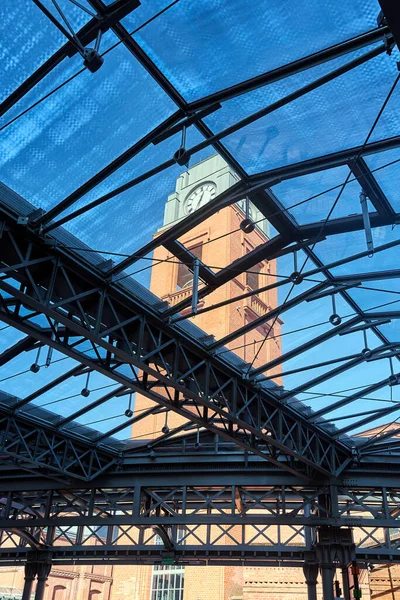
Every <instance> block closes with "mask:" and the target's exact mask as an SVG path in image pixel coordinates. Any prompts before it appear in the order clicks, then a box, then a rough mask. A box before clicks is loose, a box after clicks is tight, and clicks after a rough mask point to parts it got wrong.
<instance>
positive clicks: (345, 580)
mask: <svg viewBox="0 0 400 600" xmlns="http://www.w3.org/2000/svg"><path fill="white" fill-rule="evenodd" d="M342 586H343V597H344V600H351V597H350V581H349V567H348V565H342Z"/></svg>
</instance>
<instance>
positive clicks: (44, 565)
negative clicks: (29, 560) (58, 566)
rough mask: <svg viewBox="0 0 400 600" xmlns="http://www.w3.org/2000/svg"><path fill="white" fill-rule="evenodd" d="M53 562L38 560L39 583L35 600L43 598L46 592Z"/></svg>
mask: <svg viewBox="0 0 400 600" xmlns="http://www.w3.org/2000/svg"><path fill="white" fill-rule="evenodd" d="M50 571H51V562H49V561H46V562H38V563H37V584H36V593H35V600H43V598H44V592H45V589H46V581H47V579H48V577H49V575H50Z"/></svg>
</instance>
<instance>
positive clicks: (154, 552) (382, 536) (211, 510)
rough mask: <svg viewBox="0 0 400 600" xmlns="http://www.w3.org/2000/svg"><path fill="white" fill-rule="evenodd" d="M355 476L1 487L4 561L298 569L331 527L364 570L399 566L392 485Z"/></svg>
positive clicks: (114, 479) (199, 477) (205, 477)
mask: <svg viewBox="0 0 400 600" xmlns="http://www.w3.org/2000/svg"><path fill="white" fill-rule="evenodd" d="M225 459H227V457H225ZM159 468H160V467H159ZM349 475H350V476H352V478H346V479H343V480H342V481H338V480H336V481H335V480H328V479H327V480H325V481H323V480H321V482H320V483H318V484H304V483H302V482H301V480H300V479H299V478H296V477H294V476H290V475H287V474H286V475H283V474H281V473H279V472H276V471H275V472H273V471H270V472H265V470H264V472H258V473H257V474H256V472H254V471H253V472H251V469H249V467H247V472H246V469H245V468H244V466H242V470H241V471H240V472H236V473H234V472H233V471H231V472H229V471H228V472H225V473H221V472H220V471H219V470H217V471H215V472H210V473H204V472H203V473H202V472H201V471H199V472H197V473H196V475H195V476H194V475H192V474H189V473H186V474H184V473H181V474H177V473H175V474H174V481H176V484H174V485H171V484H170V483H169V481H170V479H171V474H170V472H165V471H164V473H162V472H161V471H159V472H158V473H154V474H150V473H149V472H147V474H146V475H144V474H143V473H136V475H135V474H133V475H132V474H127V473H125V474H123V473H122V474H121V473H115V474H110V475H108V476H107V477H105V478H104V477H100V478H99V480H98V482H97V484H96V487H93V486H89V485H88V484H86V485H85V484H83V485H79V487H75V486H66V487H65V489H62V490H60V489H57V488H56V485H55V484H54V483H51V482H50V483H49V482H48V481H47V482H46V481H43V480H41V481H40V480H35V479H33V480H32V481H29V480H28V481H26V480H24V481H20V482H19V483H18V482H16V483H15V482H14V484H13V487H14V489H13V491H7V489H6V486H5V485H4V484H3V485H2V486H1V488H2V491H1V493H0V495H1V498H2V499H1V505H2V510H1V514H0V527H1V528H2V529H3V530H4V532H3V535H2V538H1V542H0V560H1V562H2V563H7V561H12V560H14V561H20V560H24V559H26V557H27V554H28V553H29V551H30V547H31V546H37V547H38V548H41V549H46V550H48V551H49V552H50V553H51V556H52V559H53V561H54V562H57V561H58V562H62V563H71V562H73V561H79V562H94V563H95V562H96V561H101V560H107V561H109V562H111V563H113V562H114V563H118V562H121V563H124V564H126V563H134V562H147V563H150V562H160V561H162V560H163V558H165V557H166V556H169V557H172V558H173V560H175V561H187V562H189V563H193V562H196V561H200V563H201V564H248V565H268V564H270V565H274V564H277V563H279V564H280V563H282V564H283V563H288V564H294V563H295V564H299V565H300V564H301V563H302V562H303V561H304V560H305V559H306V558H307V556H308V555H309V554H310V552H313V550H314V548H315V541H316V540H315V537H314V533H313V531H314V528H315V527H318V528H324V527H327V526H329V527H330V528H332V527H333V528H335V527H344V528H353V531H354V542H355V551H356V557H357V558H358V559H359V560H366V561H373V562H387V561H388V560H391V561H399V560H400V540H399V535H398V530H399V527H398V526H399V522H400V521H399V518H400V489H399V487H398V481H397V479H396V476H394V475H390V474H386V475H385V474H382V475H381V482H379V483H378V482H376V483H375V484H373V483H371V480H372V479H371V475H370V474H362V473H361V472H357V471H353V472H352V473H349ZM255 477H256V478H257V484H256V485H255V484H254V483H252V482H251V481H254V479H255ZM194 479H195V480H196V481H195V482H194ZM232 480H235V484H232V483H229V481H232ZM41 486H42V487H41ZM15 488H16V490H15ZM178 530H179V536H178V535H177V533H178ZM160 531H162V532H163V536H162V539H163V542H164V543H163V544H161V545H160V540H159V539H157V536H158V535H159V532H160ZM16 533H18V536H20V539H19V538H18V536H16Z"/></svg>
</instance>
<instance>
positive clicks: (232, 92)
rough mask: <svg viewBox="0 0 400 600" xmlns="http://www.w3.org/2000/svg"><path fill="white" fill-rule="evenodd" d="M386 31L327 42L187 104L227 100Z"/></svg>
mask: <svg viewBox="0 0 400 600" xmlns="http://www.w3.org/2000/svg"><path fill="white" fill-rule="evenodd" d="M388 33H389V28H388V27H385V26H383V27H378V28H376V29H372V30H371V31H367V32H365V33H362V34H361V35H358V36H356V37H354V38H351V39H349V40H346V41H344V42H340V43H339V44H335V45H333V46H329V47H328V48H324V49H323V50H319V51H318V52H314V53H313V54H309V55H308V56H305V57H303V58H300V59H298V60H295V61H293V62H290V63H288V64H286V65H282V66H280V67H277V68H276V69H272V70H271V71H266V72H265V73H262V74H261V75H257V76H256V77H252V78H251V79H247V80H246V81H242V82H240V83H237V84H235V85H232V86H231V87H228V88H225V89H223V90H220V91H218V92H214V93H213V94H210V95H208V96H206V97H204V98H201V99H200V100H194V101H193V102H190V103H189V106H190V108H191V109H192V110H202V109H203V108H205V107H207V106H210V105H211V104H213V103H214V102H226V101H227V100H231V99H232V98H236V97H237V96H240V95H242V94H247V93H249V92H252V91H254V90H256V89H259V88H260V87H264V86H266V85H270V84H271V83H275V82H277V81H280V80H282V79H284V78H286V77H291V76H292V75H295V74H296V73H301V72H302V71H305V70H306V69H310V68H313V67H316V66H318V65H320V64H323V63H325V62H328V61H330V60H334V59H335V58H338V57H339V56H343V55H344V54H348V53H349V52H353V51H354V50H359V49H361V48H363V47H365V46H368V45H370V44H374V43H376V42H379V41H381V40H382V39H384V36H385V35H387V34H388Z"/></svg>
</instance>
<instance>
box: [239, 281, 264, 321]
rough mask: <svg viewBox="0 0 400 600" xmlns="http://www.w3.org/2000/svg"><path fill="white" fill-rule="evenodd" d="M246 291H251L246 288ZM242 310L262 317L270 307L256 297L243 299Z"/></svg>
mask: <svg viewBox="0 0 400 600" xmlns="http://www.w3.org/2000/svg"><path fill="white" fill-rule="evenodd" d="M247 291H251V290H250V288H248V290H247ZM243 308H244V309H245V310H251V311H252V312H253V313H255V314H256V315H257V316H258V317H262V316H264V315H265V314H267V312H269V311H270V310H271V307H270V306H268V304H266V303H265V302H263V301H262V300H261V298H260V297H259V296H256V295H254V296H249V297H248V298H245V299H244V302H243Z"/></svg>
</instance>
